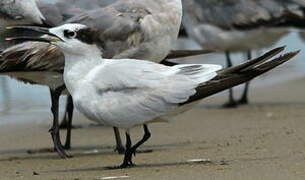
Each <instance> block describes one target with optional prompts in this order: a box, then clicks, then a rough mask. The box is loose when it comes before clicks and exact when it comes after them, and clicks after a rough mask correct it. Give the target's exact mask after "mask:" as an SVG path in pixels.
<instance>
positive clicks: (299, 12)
mask: <svg viewBox="0 0 305 180" xmlns="http://www.w3.org/2000/svg"><path fill="white" fill-rule="evenodd" d="M183 3H184V5H185V11H184V13H185V15H186V16H188V20H190V19H191V20H192V21H194V22H195V23H197V24H198V23H205V24H212V25H215V26H217V27H221V28H223V29H231V28H247V29H251V28H255V27H258V26H285V25H289V24H290V25H293V26H297V25H300V24H298V23H301V20H303V19H304V8H305V1H303V0H255V1H253V0H184V1H183ZM296 19H299V20H300V21H299V22H295V20H296ZM186 23H187V22H186Z"/></svg>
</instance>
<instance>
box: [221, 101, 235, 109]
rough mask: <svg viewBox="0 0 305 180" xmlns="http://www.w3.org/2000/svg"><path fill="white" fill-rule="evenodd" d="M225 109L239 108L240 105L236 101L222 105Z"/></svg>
mask: <svg viewBox="0 0 305 180" xmlns="http://www.w3.org/2000/svg"><path fill="white" fill-rule="evenodd" d="M222 107H223V108H237V107H238V104H237V103H236V102H235V101H229V102H227V103H225V104H224V105H222Z"/></svg>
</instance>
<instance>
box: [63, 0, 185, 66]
mask: <svg viewBox="0 0 305 180" xmlns="http://www.w3.org/2000/svg"><path fill="white" fill-rule="evenodd" d="M159 3H160V2H158V1H144V2H139V1H136V0H125V1H117V2H116V3H114V4H111V5H109V6H107V7H105V8H101V9H96V10H93V11H89V12H86V13H84V14H82V15H79V16H76V17H73V18H72V19H70V20H68V21H67V22H69V23H81V24H85V25H87V26H89V27H91V28H93V29H95V30H96V32H97V33H96V35H97V36H96V37H95V39H96V40H97V43H98V44H99V46H100V47H102V49H103V53H104V54H103V56H104V57H106V58H116V59H117V58H136V59H146V60H154V61H160V59H163V58H164V57H165V56H166V55H167V54H168V51H169V50H170V49H168V48H170V47H168V46H171V45H168V46H167V44H166V45H165V44H164V45H163V46H164V47H159V46H157V45H155V44H157V42H160V41H162V37H163V38H170V39H174V38H173V37H174V36H175V34H177V35H178V30H179V29H178V28H176V26H179V23H180V22H176V21H175V17H176V16H179V13H178V12H177V14H175V15H172V14H173V13H172V14H166V13H165V12H166V10H164V9H162V10H160V8H164V7H162V5H160V4H159ZM163 11H164V12H163ZM172 16H175V17H174V18H173V17H172ZM166 18H167V19H166ZM173 19H174V20H173ZM176 19H177V18H176ZM171 20H172V21H171ZM173 21H175V22H173ZM163 23H167V26H168V28H167V29H169V30H172V32H167V31H166V30H165V29H166V28H163V29H162V27H163V26H164V24H163ZM160 29H162V30H163V31H164V32H163V33H162V37H161V36H160V34H157V32H160ZM173 29H174V30H173ZM176 29H177V30H176ZM175 31H177V32H175ZM152 41H156V42H154V43H151V42H152ZM164 42H167V43H168V42H169V41H168V40H166V41H164ZM146 43H151V44H146ZM151 45H155V46H151ZM156 48H162V49H161V51H160V49H159V50H158V52H159V54H158V55H157V57H156V54H157V53H152V49H154V50H155V49H156ZM163 49H164V50H163ZM162 51H164V52H162ZM160 52H162V53H160ZM152 54H153V55H152ZM153 56H154V57H153Z"/></svg>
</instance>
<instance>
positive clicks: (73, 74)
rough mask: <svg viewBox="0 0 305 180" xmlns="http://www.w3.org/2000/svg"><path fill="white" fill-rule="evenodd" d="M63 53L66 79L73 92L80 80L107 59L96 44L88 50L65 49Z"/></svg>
mask: <svg viewBox="0 0 305 180" xmlns="http://www.w3.org/2000/svg"><path fill="white" fill-rule="evenodd" d="M75 51H77V49H75ZM63 53H64V56H65V67H64V81H65V84H66V86H67V88H68V90H69V92H70V93H71V94H72V93H73V91H74V87H75V86H77V82H78V81H81V80H82V79H83V78H84V77H85V76H86V75H87V74H88V73H89V72H90V71H91V70H92V69H93V68H94V67H96V66H97V65H100V64H102V63H103V62H104V61H105V60H104V59H103V58H102V54H101V51H100V50H99V49H98V48H97V47H96V46H95V45H92V46H91V47H90V48H88V49H87V50H86V51H82V52H81V51H80V52H77V53H71V52H67V51H65V50H63Z"/></svg>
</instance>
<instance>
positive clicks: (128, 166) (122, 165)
mask: <svg viewBox="0 0 305 180" xmlns="http://www.w3.org/2000/svg"><path fill="white" fill-rule="evenodd" d="M135 166H136V165H135V164H133V163H132V162H131V163H123V164H121V165H120V166H119V168H120V169H125V168H132V167H135Z"/></svg>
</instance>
